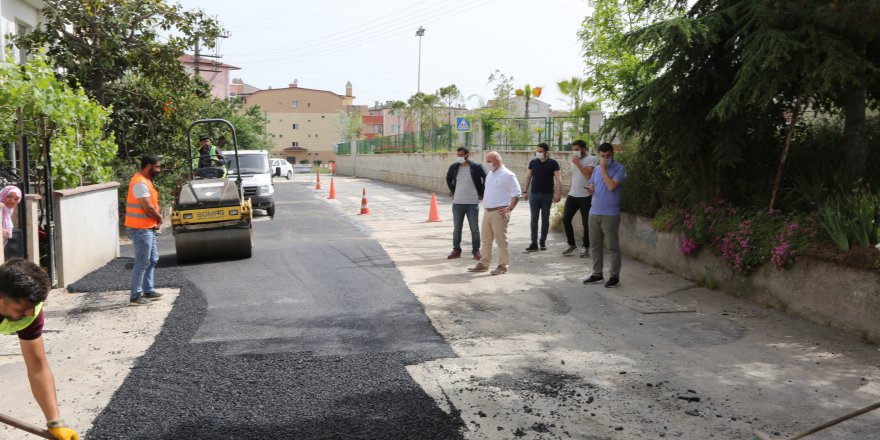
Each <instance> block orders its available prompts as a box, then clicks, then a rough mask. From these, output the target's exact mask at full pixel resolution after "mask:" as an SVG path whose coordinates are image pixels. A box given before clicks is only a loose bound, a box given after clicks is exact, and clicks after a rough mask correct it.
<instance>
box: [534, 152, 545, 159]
mask: <svg viewBox="0 0 880 440" xmlns="http://www.w3.org/2000/svg"><path fill="white" fill-rule="evenodd" d="M535 157H537V158H538V159H543V158H544V153H535Z"/></svg>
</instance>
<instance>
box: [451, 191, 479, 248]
mask: <svg viewBox="0 0 880 440" xmlns="http://www.w3.org/2000/svg"><path fill="white" fill-rule="evenodd" d="M465 216H467V220H468V226H470V228H471V246H473V251H474V252H477V251H479V250H480V223H479V220H480V206H479V205H471V204H462V203H453V204H452V224H453V229H452V248H453V249H455V250H457V251H460V250H461V230H462V228H463V227H464V217H465Z"/></svg>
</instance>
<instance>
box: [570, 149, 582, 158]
mask: <svg viewBox="0 0 880 440" xmlns="http://www.w3.org/2000/svg"><path fill="white" fill-rule="evenodd" d="M571 154H573V155H574V157H581V150H577V151H572V152H571Z"/></svg>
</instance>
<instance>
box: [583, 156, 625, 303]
mask: <svg viewBox="0 0 880 440" xmlns="http://www.w3.org/2000/svg"><path fill="white" fill-rule="evenodd" d="M598 168H599V169H598V170H593V175H592V176H591V177H590V184H589V185H587V189H588V190H590V191H592V192H593V201H592V206H590V243H591V244H592V249H590V252H591V254H592V256H593V274H592V275H590V277H589V278H587V279H586V280H584V284H593V283H599V282H602V281H603V280H604V277H603V276H602V270H603V263H604V262H603V257H604V254H603V251H604V249H603V248H604V243H606V242H607V243H608V254H609V256H610V257H611V270H610V273H609V275H610V277H609V278H608V281H607V282H606V283H605V287H609V288H610V287H617V286H618V285H619V284H620V242H619V239H618V231H619V229H620V194H621V192H622V191H623V183H624V182H625V181H626V168H624V167H623V165H622V164H621V163H620V162H617V161H616V160H614V147H612V146H611V144H609V143H607V142H606V143H604V144H602V145H599V167H598Z"/></svg>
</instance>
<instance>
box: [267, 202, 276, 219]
mask: <svg viewBox="0 0 880 440" xmlns="http://www.w3.org/2000/svg"><path fill="white" fill-rule="evenodd" d="M266 214H269V217H275V204H274V203H273V204H272V205H270V206H269V207H268V208H266Z"/></svg>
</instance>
